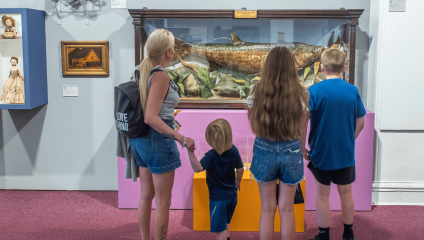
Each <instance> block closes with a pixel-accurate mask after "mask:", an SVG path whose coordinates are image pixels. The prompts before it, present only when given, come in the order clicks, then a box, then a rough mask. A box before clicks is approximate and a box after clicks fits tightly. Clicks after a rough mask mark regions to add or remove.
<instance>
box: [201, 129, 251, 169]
mask: <svg viewBox="0 0 424 240" xmlns="http://www.w3.org/2000/svg"><path fill="white" fill-rule="evenodd" d="M196 140H197V141H196V143H197V144H198V147H197V149H196V157H197V158H198V159H199V161H200V159H202V158H203V157H204V156H205V154H206V153H207V152H208V151H209V150H211V149H212V147H211V146H210V145H209V144H208V142H207V141H206V138H205V134H201V135H199V136H198V137H197V139H196ZM254 141H255V136H253V135H243V134H239V133H233V145H234V146H235V147H236V148H237V149H238V151H239V153H240V157H241V161H242V162H243V164H244V166H245V169H248V168H249V166H250V163H251V162H252V157H253V143H254Z"/></svg>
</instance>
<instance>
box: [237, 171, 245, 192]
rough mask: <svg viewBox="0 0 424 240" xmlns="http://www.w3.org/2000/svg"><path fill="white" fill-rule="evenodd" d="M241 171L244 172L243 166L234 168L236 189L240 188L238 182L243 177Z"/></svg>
mask: <svg viewBox="0 0 424 240" xmlns="http://www.w3.org/2000/svg"><path fill="white" fill-rule="evenodd" d="M243 172H244V168H239V169H236V173H237V178H236V188H237V189H238V190H240V182H241V179H242V178H243Z"/></svg>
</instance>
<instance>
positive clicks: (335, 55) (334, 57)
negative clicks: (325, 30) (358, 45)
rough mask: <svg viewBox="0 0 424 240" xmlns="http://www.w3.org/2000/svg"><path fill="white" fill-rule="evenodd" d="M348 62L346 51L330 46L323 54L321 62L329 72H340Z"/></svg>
mask: <svg viewBox="0 0 424 240" xmlns="http://www.w3.org/2000/svg"><path fill="white" fill-rule="evenodd" d="M345 62H346V53H345V52H344V51H342V50H340V49H338V48H330V49H327V50H325V51H324V52H323V53H322V54H321V63H322V65H323V66H324V68H325V70H326V71H327V72H329V73H340V72H341V71H342V70H343V67H344V65H345Z"/></svg>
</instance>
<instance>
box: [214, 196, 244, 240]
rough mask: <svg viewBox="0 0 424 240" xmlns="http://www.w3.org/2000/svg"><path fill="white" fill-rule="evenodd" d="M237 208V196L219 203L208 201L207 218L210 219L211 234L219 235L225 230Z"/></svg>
mask: <svg viewBox="0 0 424 240" xmlns="http://www.w3.org/2000/svg"><path fill="white" fill-rule="evenodd" d="M236 206H237V196H235V197H233V198H230V199H227V200H220V201H212V200H209V214H210V215H209V216H210V217H211V232H214V233H219V232H222V231H225V230H226V229H227V224H230V222H231V218H233V213H234V210H235V209H236Z"/></svg>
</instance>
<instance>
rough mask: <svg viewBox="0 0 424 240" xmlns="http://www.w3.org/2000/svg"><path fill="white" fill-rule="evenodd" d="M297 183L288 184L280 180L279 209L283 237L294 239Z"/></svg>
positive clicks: (287, 239) (288, 239) (284, 239)
mask: <svg viewBox="0 0 424 240" xmlns="http://www.w3.org/2000/svg"><path fill="white" fill-rule="evenodd" d="M296 186H297V185H286V184H284V183H282V182H280V196H279V197H278V209H279V213H280V220H281V226H280V229H281V230H280V231H281V239H282V240H294V236H295V230H296V225H295V222H294V195H295V194H296Z"/></svg>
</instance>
